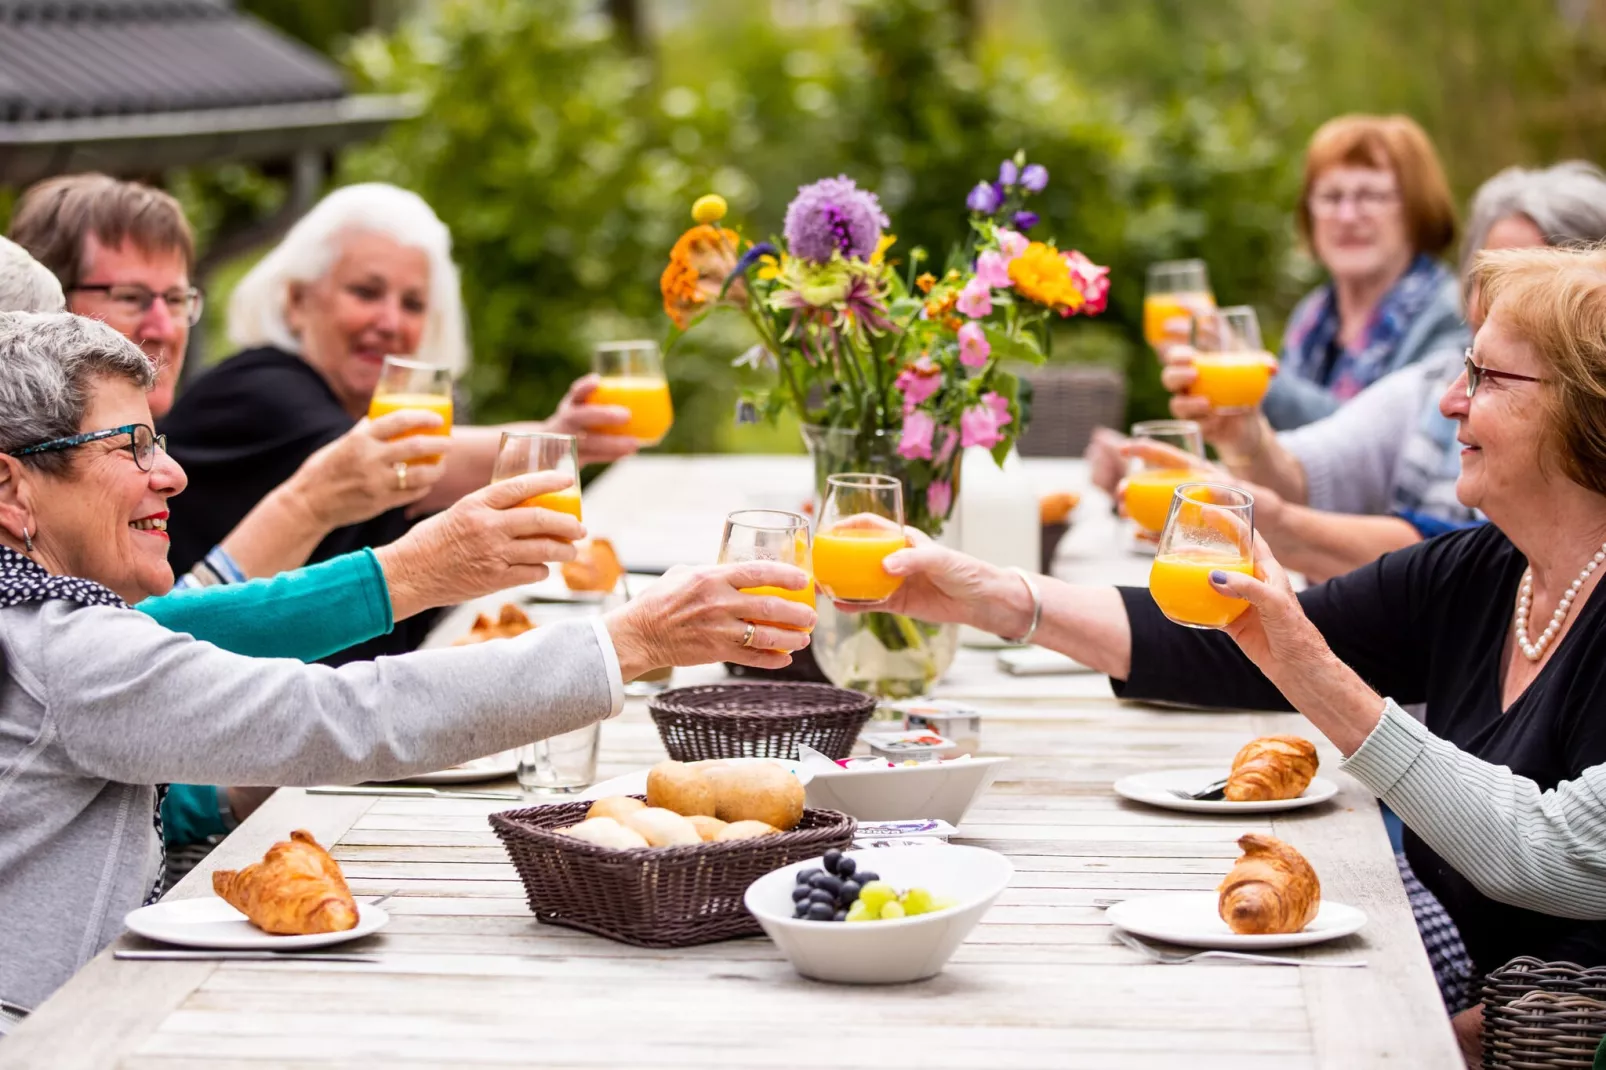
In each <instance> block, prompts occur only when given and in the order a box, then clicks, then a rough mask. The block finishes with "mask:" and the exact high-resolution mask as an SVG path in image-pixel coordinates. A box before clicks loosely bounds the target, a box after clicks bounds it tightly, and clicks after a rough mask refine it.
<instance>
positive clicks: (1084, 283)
mask: <svg viewBox="0 0 1606 1070" xmlns="http://www.w3.org/2000/svg"><path fill="white" fill-rule="evenodd" d="M1060 256H1061V257H1063V258H1064V260H1065V263H1066V265H1067V266H1068V267H1069V268H1070V269H1071V281H1072V282H1073V283H1075V284H1076V288H1077V289H1078V290H1081V291H1082V297H1083V298H1084V299H1085V300H1084V301H1083V303H1082V307H1081V308H1079V309H1077V311H1078V312H1080V313H1082V315H1084V316H1096V315H1098V314H1099V313H1100V312H1103V311H1104V306H1105V305H1106V304H1108V303H1109V300H1110V269H1109V268H1107V267H1104V266H1103V265H1101V264H1095V263H1093V261H1091V260H1089V259H1088V258H1087V257H1085V256H1083V255H1082V254H1081V253H1079V252H1077V251H1076V250H1075V249H1070V250H1067V251H1066V252H1063V253H1061V254H1060ZM1067 311H1068V310H1067Z"/></svg>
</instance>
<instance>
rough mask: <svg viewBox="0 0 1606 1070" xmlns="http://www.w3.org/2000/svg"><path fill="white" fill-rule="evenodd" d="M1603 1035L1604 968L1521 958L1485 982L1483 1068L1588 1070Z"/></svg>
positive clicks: (1605, 1029) (1605, 1010)
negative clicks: (1572, 1069)
mask: <svg viewBox="0 0 1606 1070" xmlns="http://www.w3.org/2000/svg"><path fill="white" fill-rule="evenodd" d="M1603 1036H1606V967H1601V966H1595V967H1591V968H1589V969H1585V968H1584V967H1582V966H1577V965H1574V964H1573V963H1571V962H1541V961H1539V960H1538V959H1536V958H1531V957H1526V956H1525V957H1523V958H1518V959H1512V960H1511V961H1510V962H1508V963H1506V964H1505V965H1504V966H1502V967H1500V968H1499V969H1498V970H1495V971H1494V972H1493V973H1491V974H1489V976H1488V977H1486V978H1484V982H1483V1065H1484V1066H1485V1067H1487V1068H1489V1070H1563V1068H1582V1070H1588V1068H1589V1067H1591V1066H1593V1065H1594V1060H1595V1049H1596V1048H1597V1047H1598V1046H1599V1045H1600V1042H1601V1038H1602V1037H1603Z"/></svg>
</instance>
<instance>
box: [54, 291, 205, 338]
mask: <svg viewBox="0 0 1606 1070" xmlns="http://www.w3.org/2000/svg"><path fill="white" fill-rule="evenodd" d="M72 292H73V293H97V294H105V295H106V300H107V301H109V302H110V303H111V306H112V309H113V312H114V314H115V315H116V316H117V317H118V318H119V319H122V320H124V321H128V322H133V321H136V320H138V319H139V318H140V317H141V316H143V315H145V313H147V312H149V311H150V310H151V306H152V305H153V304H155V303H156V299H157V298H158V297H160V298H161V299H162V301H163V303H164V304H166V305H167V311H168V313H169V314H170V315H171V316H172V317H173V318H174V319H182V320H185V321H187V322H188V323H189V325H190V326H191V327H193V326H195V325H196V324H197V323H200V322H201V308H202V306H203V305H204V304H205V301H204V299H203V297H202V295H201V291H200V290H199V289H197V288H196V287H194V286H191V287H190V288H189V289H187V290H168V291H167V292H166V293H163V294H158V293H157V292H156V291H155V290H152V289H151V288H150V287H149V286H145V285H143V284H141V283H137V282H127V283H124V282H119V283H109V284H105V283H103V284H99V285H93V286H74V287H73V288H72Z"/></svg>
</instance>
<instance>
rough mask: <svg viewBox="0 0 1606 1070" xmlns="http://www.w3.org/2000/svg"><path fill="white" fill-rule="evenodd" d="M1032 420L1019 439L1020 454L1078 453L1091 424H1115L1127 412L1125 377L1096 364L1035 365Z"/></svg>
mask: <svg viewBox="0 0 1606 1070" xmlns="http://www.w3.org/2000/svg"><path fill="white" fill-rule="evenodd" d="M1024 378H1025V379H1026V381H1027V382H1029V383H1031V384H1032V422H1031V426H1029V427H1028V428H1027V429H1026V433H1025V434H1024V435H1022V436H1021V437H1020V441H1019V443H1018V444H1017V447H1016V448H1017V449H1019V450H1020V454H1021V456H1022V457H1080V456H1082V454H1083V452H1084V451H1086V449H1087V442H1088V439H1089V437H1091V436H1092V434H1093V428H1095V427H1101V426H1102V427H1119V426H1120V423H1121V418H1122V416H1123V415H1125V413H1126V380H1125V379H1124V378H1122V376H1121V373H1120V372H1118V371H1116V370H1115V369H1114V368H1107V367H1104V366H1103V365H1098V364H1052V365H1047V366H1045V367H1041V368H1033V369H1032V370H1031V371H1029V372H1026V373H1025V375H1024Z"/></svg>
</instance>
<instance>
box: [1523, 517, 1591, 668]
mask: <svg viewBox="0 0 1606 1070" xmlns="http://www.w3.org/2000/svg"><path fill="white" fill-rule="evenodd" d="M1602 561H1606V543H1603V544H1601V548H1600V549H1599V550H1596V551H1595V556H1594V557H1592V558H1590V559H1589V563H1588V564H1586V565H1585V566H1584V570H1583V571H1582V572H1580V573H1579V574H1578V578H1577V579H1575V580H1573V583H1572V586H1571V587H1569V588H1567V593H1566V594H1564V595H1562V596H1561V602H1560V603H1559V604H1558V605H1557V606H1556V612H1554V613H1552V614H1551V615H1550V623H1549V624H1547V625H1545V630H1544V632H1543V633H1542V634H1541V635H1540V636H1539V641H1538V642H1537V643H1530V642H1528V613H1529V611H1530V610H1531V609H1532V608H1533V594H1534V570H1533V568H1532V567H1531V566H1530V567H1528V568H1525V569H1523V570H1522V583H1521V585H1520V586H1518V588H1517V615H1516V625H1517V648H1518V649H1519V650H1521V651H1522V656H1523V657H1525V658H1527V659H1528V660H1529V661H1538V660H1539V659H1540V658H1542V657H1544V656H1545V648H1546V647H1548V646H1549V645H1550V643H1551V640H1553V639H1555V638H1556V633H1557V632H1559V631H1560V630H1561V625H1562V622H1563V621H1565V620H1566V619H1567V612H1568V611H1569V610H1571V609H1572V608H1573V599H1574V598H1577V597H1578V590H1579V588H1581V587H1583V585H1584V582H1585V581H1586V580H1588V579H1589V574H1590V573H1591V572H1594V571H1595V569H1596V568H1597V567H1599V566H1600V563H1601V562H1602Z"/></svg>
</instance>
